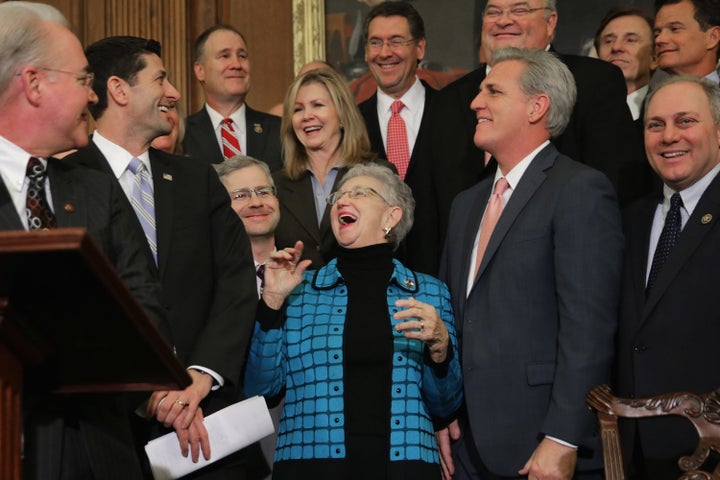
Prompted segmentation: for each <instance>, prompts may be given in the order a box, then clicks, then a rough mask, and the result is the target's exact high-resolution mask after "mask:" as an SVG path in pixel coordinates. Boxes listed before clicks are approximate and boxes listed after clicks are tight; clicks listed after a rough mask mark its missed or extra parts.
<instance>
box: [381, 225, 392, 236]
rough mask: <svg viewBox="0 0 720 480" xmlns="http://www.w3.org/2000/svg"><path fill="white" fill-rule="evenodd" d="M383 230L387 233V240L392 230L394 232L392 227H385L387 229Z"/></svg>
mask: <svg viewBox="0 0 720 480" xmlns="http://www.w3.org/2000/svg"><path fill="white" fill-rule="evenodd" d="M383 230H384V231H385V238H389V237H390V230H392V227H385V228H383Z"/></svg>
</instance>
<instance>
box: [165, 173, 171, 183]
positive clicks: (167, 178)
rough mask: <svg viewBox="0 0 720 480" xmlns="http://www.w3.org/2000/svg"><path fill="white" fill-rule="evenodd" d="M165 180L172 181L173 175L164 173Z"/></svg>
mask: <svg viewBox="0 0 720 480" xmlns="http://www.w3.org/2000/svg"><path fill="white" fill-rule="evenodd" d="M163 180H167V181H168V182H172V175H170V174H169V173H163Z"/></svg>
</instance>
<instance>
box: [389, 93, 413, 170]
mask: <svg viewBox="0 0 720 480" xmlns="http://www.w3.org/2000/svg"><path fill="white" fill-rule="evenodd" d="M403 108H405V104H404V103H403V102H401V101H400V100H395V101H394V102H393V103H392V105H391V106H390V110H391V111H392V116H391V117H390V121H389V122H388V128H387V157H388V158H387V159H388V162H390V163H392V164H393V165H395V168H397V171H398V175H400V178H402V179H403V180H405V175H406V174H407V170H408V166H410V147H409V146H408V139H407V129H406V128H405V120H403V118H402V116H400V112H401V111H402V109H403Z"/></svg>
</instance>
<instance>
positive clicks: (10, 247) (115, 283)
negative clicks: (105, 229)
mask: <svg viewBox="0 0 720 480" xmlns="http://www.w3.org/2000/svg"><path fill="white" fill-rule="evenodd" d="M0 236H2V237H3V238H4V239H6V240H8V241H9V242H8V243H6V244H4V245H3V251H5V252H23V251H25V252H32V251H33V250H34V248H33V247H35V246H37V247H38V249H42V250H46V249H48V247H51V248H52V249H55V250H78V251H80V252H81V253H82V254H83V256H84V258H85V260H86V261H87V264H88V265H90V266H91V267H92V266H93V265H97V264H98V263H103V264H104V265H105V268H106V269H109V270H110V271H112V272H115V275H111V276H108V275H100V274H99V273H100V272H98V271H97V270H95V269H94V268H93V270H94V271H95V273H96V274H98V275H97V278H98V279H99V281H100V282H101V283H102V284H103V285H104V286H105V288H106V290H107V291H108V292H109V293H110V295H111V296H112V297H113V298H115V299H116V300H118V303H119V304H120V305H121V306H122V308H123V309H124V310H125V311H126V313H128V316H129V317H130V318H131V320H132V322H133V324H134V325H135V328H137V329H138V330H139V331H140V332H141V333H142V334H143V335H144V337H143V338H144V339H145V341H146V343H152V342H150V341H148V340H149V339H151V340H153V341H157V340H160V342H159V344H162V345H164V347H165V348H163V351H159V352H158V351H157V350H156V352H157V353H158V356H159V358H160V360H161V361H162V362H163V363H164V364H165V365H166V366H167V367H169V368H170V369H171V370H174V369H173V368H172V367H173V364H174V363H176V362H177V361H178V359H177V357H176V356H175V354H174V353H173V351H172V349H171V347H170V345H168V343H167V342H166V341H165V338H164V337H163V336H162V334H161V333H160V331H159V330H158V329H157V327H156V326H155V325H154V324H153V323H152V321H150V320H149V318H148V315H147V313H146V312H145V310H144V308H143V307H142V306H141V305H140V303H139V302H138V301H137V300H136V299H135V297H134V296H133V295H132V294H131V293H130V292H129V290H128V287H127V285H125V282H123V281H122V279H121V278H120V276H119V275H118V274H117V271H116V270H115V267H114V265H112V263H110V260H109V259H108V258H107V257H106V256H105V254H104V253H103V252H102V250H101V249H100V247H99V246H98V245H97V243H95V241H94V240H93V239H92V237H91V236H90V234H89V233H87V230H86V229H84V228H59V229H52V230H35V231H32V232H27V231H23V230H21V231H8V232H2V233H0ZM123 291H125V292H126V295H124V296H123V295H121V292H123ZM127 298H132V299H133V300H134V301H131V302H127V303H126V302H125V300H127ZM140 316H144V317H146V318H148V321H147V322H139V321H138V320H137V319H138V318H139V317H140ZM150 337H152V338H150ZM176 380H177V381H178V383H177V384H175V383H171V384H167V383H166V382H162V383H147V382H142V383H126V384H124V385H123V386H122V388H116V389H115V390H114V391H118V390H122V391H129V390H131V389H133V387H135V388H134V389H135V390H137V389H138V388H140V387H142V388H141V389H142V390H148V391H152V390H162V389H171V390H175V389H177V388H178V387H179V388H185V387H186V386H188V385H190V383H191V378H190V376H189V374H188V373H187V372H186V371H183V372H182V373H181V374H180V376H179V378H177V379H176ZM182 382H184V383H182ZM115 387H119V385H115ZM145 387H147V388H145ZM82 388H83V386H82V385H77V386H75V385H65V386H63V387H61V388H58V389H56V390H55V392H57V393H70V392H77V391H81V389H82ZM102 390H105V388H103V389H102ZM111 390H112V387H111V386H110V384H108V388H107V391H111Z"/></svg>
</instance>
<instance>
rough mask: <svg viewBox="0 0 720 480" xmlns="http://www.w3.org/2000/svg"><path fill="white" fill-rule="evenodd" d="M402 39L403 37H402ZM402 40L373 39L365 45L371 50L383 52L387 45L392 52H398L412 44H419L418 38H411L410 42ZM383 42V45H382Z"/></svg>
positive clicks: (395, 38)
mask: <svg viewBox="0 0 720 480" xmlns="http://www.w3.org/2000/svg"><path fill="white" fill-rule="evenodd" d="M400 38H402V37H400ZM400 38H397V37H393V38H391V39H389V40H383V39H382V38H371V39H370V40H368V41H367V42H366V43H365V45H366V46H367V48H368V49H369V50H382V48H383V47H384V46H385V45H387V46H388V47H389V48H390V50H396V49H398V48H402V47H406V46H408V45H410V44H411V43H414V42H417V40H418V39H417V38H411V39H409V40H400ZM381 42H382V43H381Z"/></svg>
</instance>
